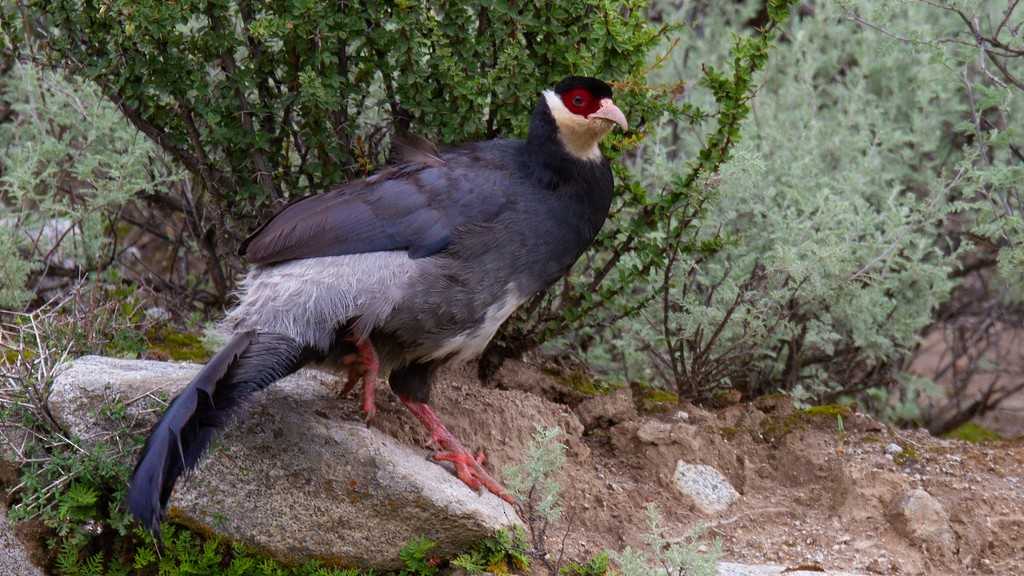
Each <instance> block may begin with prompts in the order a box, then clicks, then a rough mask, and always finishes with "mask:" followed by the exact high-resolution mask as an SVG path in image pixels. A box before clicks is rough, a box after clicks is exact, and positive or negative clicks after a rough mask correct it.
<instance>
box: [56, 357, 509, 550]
mask: <svg viewBox="0 0 1024 576" xmlns="http://www.w3.org/2000/svg"><path fill="white" fill-rule="evenodd" d="M199 368H200V367H199V366H197V365H190V364H169V363H163V362H152V361H126V360H115V359H109V358H101V357H95V356H93V357H84V358H79V359H78V360H75V361H74V362H73V363H72V365H71V366H70V368H69V369H68V370H66V371H65V372H64V373H63V374H62V375H61V376H60V377H59V378H58V379H57V381H56V382H55V383H54V386H53V391H52V393H51V396H50V399H49V404H50V410H51V412H52V413H53V414H54V416H55V418H57V419H58V420H59V421H60V422H61V423H62V424H63V425H65V426H67V428H68V429H69V430H70V431H71V432H72V433H74V434H76V435H78V436H80V437H82V438H83V439H86V440H89V439H93V440H98V439H100V438H102V437H103V436H104V435H107V434H110V428H111V426H112V423H111V422H109V421H107V420H105V419H104V418H102V417H100V416H98V414H99V413H100V410H99V409H100V407H101V406H102V405H104V404H106V403H109V402H112V401H113V399H114V398H120V400H121V401H123V402H125V403H126V404H128V405H129V415H130V416H135V417H138V418H139V419H141V420H145V426H139V427H138V428H139V431H142V430H144V429H148V426H150V425H152V423H153V422H155V420H156V418H157V417H158V416H159V414H160V413H162V412H163V408H164V406H163V404H162V403H153V402H149V401H146V402H142V401H140V400H143V399H151V398H153V397H154V396H153V395H154V393H156V392H164V393H166V394H168V395H172V394H173V393H175V392H177V390H178V389H180V388H181V387H183V386H184V385H185V384H187V383H188V382H189V380H190V379H191V377H192V376H193V375H194V374H195V373H196V372H197V371H198V370H199ZM317 374H318V373H316V372H312V371H302V372H299V373H298V374H296V375H293V376H291V377H288V378H285V379H284V380H281V381H280V382H278V383H276V384H275V385H274V386H271V387H270V388H268V389H267V391H266V392H263V393H261V395H260V397H259V398H257V399H256V401H255V402H254V403H253V404H252V405H251V406H249V407H248V408H247V409H246V410H244V411H243V414H242V415H241V416H240V417H239V418H238V419H237V421H236V422H235V423H233V424H232V425H231V426H229V427H228V428H227V429H226V430H225V431H224V432H223V434H221V435H220V436H219V437H218V438H219V441H218V440H215V441H214V444H213V446H212V447H211V450H210V452H211V453H210V454H208V456H207V458H205V459H204V460H203V461H202V462H201V463H200V465H199V468H198V470H197V471H196V473H195V474H194V475H192V476H191V477H190V478H189V479H188V480H187V481H184V482H179V484H178V487H177V489H176V491H175V494H174V495H173V496H172V497H171V503H170V504H171V510H170V517H171V518H172V519H173V520H174V521H177V522H180V523H183V524H187V525H193V526H199V527H204V528H208V529H211V530H214V531H215V532H217V533H220V534H224V535H227V536H229V537H231V538H234V539H237V540H241V541H243V542H246V543H247V544H250V545H252V546H255V547H257V548H259V549H261V550H263V551H265V552H267V553H269V554H270V555H272V556H274V557H276V558H278V559H281V560H284V561H290V562H304V561H306V560H310V559H314V558H319V559H321V560H323V559H327V560H329V561H330V562H331V563H334V564H342V565H351V566H359V567H364V568H374V569H393V568H398V567H400V566H402V562H401V560H400V558H399V556H398V550H399V548H400V547H401V546H403V545H404V544H406V543H407V542H409V541H410V540H412V539H414V538H419V537H426V538H429V539H431V540H434V541H436V542H438V546H437V548H435V551H436V553H437V554H439V555H441V556H444V555H448V554H452V553H454V552H456V551H460V550H464V549H465V548H466V547H467V546H468V545H469V544H471V543H472V542H475V541H477V540H479V539H481V538H484V537H486V536H489V535H490V534H491V533H492V532H493V531H494V530H495V529H497V528H500V527H506V526H509V525H512V524H516V523H518V522H519V520H518V519H517V516H516V513H515V511H514V510H513V509H512V507H511V506H509V505H508V504H506V503H505V502H504V501H502V500H501V499H499V498H497V497H496V496H494V495H492V494H490V493H480V494H478V493H475V492H473V491H472V490H470V489H469V488H468V487H467V486H466V485H465V484H463V483H462V482H461V481H459V480H458V479H457V478H456V477H455V476H454V475H453V474H452V473H451V472H450V471H449V470H447V469H445V468H443V467H441V466H439V465H438V464H436V463H434V462H432V461H429V460H428V459H427V452H426V451H424V450H420V449H415V448H412V447H410V446H408V445H404V444H402V443H400V442H398V441H396V440H395V439H394V438H392V437H390V436H388V435H386V434H383V433H381V432H379V431H378V430H375V429H373V428H367V427H366V426H365V425H363V424H362V423H361V422H360V421H359V420H358V419H354V418H351V417H346V416H343V415H341V414H340V405H342V404H346V403H348V404H354V403H355V402H352V401H351V400H345V399H343V400H339V399H338V397H337V396H336V395H335V393H334V392H333V391H331V390H329V389H328V388H326V387H325V386H324V384H323V383H322V382H321V380H322V377H318V376H317ZM143 404H146V405H151V406H152V408H150V409H145V408H144V407H143V406H142V405H143ZM153 404H156V405H153ZM467 409H470V410H472V407H467Z"/></svg>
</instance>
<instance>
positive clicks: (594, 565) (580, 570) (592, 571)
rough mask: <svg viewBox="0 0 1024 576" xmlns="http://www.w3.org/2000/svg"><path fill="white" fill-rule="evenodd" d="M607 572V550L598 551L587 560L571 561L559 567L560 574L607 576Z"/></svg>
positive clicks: (562, 575)
mask: <svg viewBox="0 0 1024 576" xmlns="http://www.w3.org/2000/svg"><path fill="white" fill-rule="evenodd" d="M607 573H608V553H607V552H598V553H597V554H595V555H594V556H593V557H592V558H591V559H589V560H587V561H586V562H583V563H579V562H570V563H569V564H568V565H566V566H563V567H561V568H559V569H558V574H559V576H605V574H607Z"/></svg>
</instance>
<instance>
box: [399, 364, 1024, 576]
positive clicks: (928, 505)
mask: <svg viewBox="0 0 1024 576" xmlns="http://www.w3.org/2000/svg"><path fill="white" fill-rule="evenodd" d="M466 379H467V378H466V377H465V376H463V377H462V378H459V377H455V378H452V379H451V382H449V384H450V385H448V386H443V385H442V386H441V387H439V389H438V394H437V396H438V399H437V401H436V403H437V407H438V411H439V412H440V413H443V414H446V415H447V417H448V419H449V420H450V425H451V427H452V428H453V429H457V430H458V432H457V433H461V434H463V435H464V440H466V441H467V442H469V443H470V445H478V446H487V447H488V449H489V452H488V457H489V458H490V459H491V460H490V461H491V462H492V463H494V465H495V466H496V467H498V468H499V469H500V467H501V466H502V465H503V464H505V463H508V462H515V461H516V460H517V458H518V451H519V450H520V447H519V446H514V445H509V444H504V443H503V442H502V438H501V430H503V429H506V425H504V424H503V422H505V421H516V420H520V421H527V422H530V421H534V422H537V421H538V419H540V421H539V422H538V423H539V424H541V425H542V426H550V425H554V424H555V422H553V421H552V422H545V421H543V417H542V415H541V414H538V413H536V411H533V412H528V411H522V410H520V409H519V408H520V407H519V406H517V405H515V404H508V403H503V402H501V400H500V396H498V397H494V398H493V399H492V400H491V401H493V402H494V405H493V406H491V407H489V408H490V409H489V410H485V413H487V414H489V415H493V417H494V418H495V420H494V421H490V420H489V419H486V418H485V419H482V418H481V413H480V411H477V412H476V413H473V414H467V413H465V412H462V413H461V415H460V416H456V415H458V414H460V412H459V410H458V407H459V405H463V404H466V403H467V402H468V398H469V397H473V396H486V397H490V396H491V394H492V391H488V390H481V389H480V388H477V387H475V386H464V385H460V384H458V382H460V381H463V380H466ZM452 382H455V384H454V385H452ZM494 384H495V385H496V386H497V387H498V388H500V389H510V390H529V391H531V392H532V393H534V394H536V395H539V396H542V397H545V398H546V399H548V400H549V401H551V402H552V403H553V404H554V405H555V406H558V407H561V408H562V409H564V410H572V411H573V412H574V414H575V415H576V416H577V417H579V419H580V420H581V421H582V422H583V423H584V424H585V426H581V428H583V430H579V429H577V430H567V435H566V443H567V445H568V447H569V450H568V454H569V456H570V460H569V462H570V463H569V465H568V466H567V467H566V471H565V475H564V478H563V481H562V482H563V485H564V486H565V488H566V494H565V497H564V501H565V504H566V513H565V521H564V522H563V524H562V525H561V526H560V527H559V530H558V531H557V532H558V533H557V535H556V537H555V538H554V540H555V542H556V545H555V546H553V547H552V548H553V549H557V547H558V546H561V547H563V548H564V549H563V550H562V553H563V554H564V555H565V557H568V558H573V559H577V558H581V557H585V556H587V555H590V554H593V553H595V552H597V551H599V550H621V549H623V548H624V547H625V546H632V547H634V548H638V547H642V546H643V543H642V539H641V536H640V535H641V533H642V529H643V528H644V525H645V519H646V507H647V505H648V504H649V503H656V504H658V506H659V508H660V509H661V511H662V514H663V516H664V520H665V522H666V525H667V526H668V527H669V528H670V531H671V532H673V533H675V534H679V535H683V534H685V533H686V531H687V530H688V529H690V528H691V527H692V526H694V525H695V524H698V523H699V524H702V525H704V526H706V527H707V528H708V529H709V531H710V534H711V535H713V536H715V537H717V538H720V539H721V541H722V543H723V545H724V550H725V554H726V559H727V560H730V561H739V562H745V563H755V564H756V563H769V564H781V565H784V566H787V567H790V568H798V567H804V568H808V569H814V568H817V567H820V568H822V569H829V570H842V571H850V572H862V573H877V574H907V575H910V574H922V575H923V574H928V575H940V574H999V575H1013V574H1024V544H1022V543H1024V439H1022V438H1021V437H1018V438H1017V439H1014V440H1001V441H993V442H984V443H979V444H971V443H967V442H963V441H960V440H943V439H937V438H934V437H931V436H929V435H928V434H926V433H924V432H920V431H905V430H898V429H894V428H893V427H891V426H887V425H884V424H881V423H879V422H877V421H876V420H874V419H872V418H870V417H868V416H865V415H863V414H857V413H854V412H841V413H838V414H837V413H836V412H835V411H833V410H827V409H826V410H820V411H819V412H820V413H818V414H813V413H805V412H800V411H796V410H794V409H793V406H792V403H791V402H789V401H788V400H787V399H785V398H782V397H777V398H762V399H759V400H757V401H755V402H753V403H749V404H735V405H732V406H728V407H725V408H721V409H716V410H705V409H702V408H697V407H694V406H689V405H682V406H681V405H678V404H657V403H645V402H643V401H642V399H641V398H639V397H638V396H640V394H638V393H634V392H633V391H630V390H620V391H618V392H616V393H613V394H611V395H608V396H601V397H596V398H594V397H591V398H587V397H585V396H584V395H581V394H578V393H576V392H574V391H572V390H571V389H569V388H568V387H566V386H564V385H561V384H559V383H558V382H557V381H555V380H554V379H552V378H550V377H546V376H543V375H541V374H540V373H539V371H538V370H536V369H534V368H533V367H530V366H528V365H526V364H522V363H516V364H512V365H508V366H506V367H505V368H504V369H503V370H502V371H501V372H500V373H499V375H498V377H497V378H496V379H495V383H494ZM483 404H484V405H486V404H487V401H483ZM638 408H639V410H638ZM840 416H841V421H842V430H841V429H840V427H839V422H840ZM396 432H397V431H396ZM581 432H582V433H581ZM410 441H414V440H412V439H410ZM680 462H684V463H690V464H706V465H709V466H711V467H713V468H715V469H717V470H718V471H720V472H721V473H722V474H723V475H724V476H725V478H726V479H727V480H728V482H729V483H730V484H731V485H732V486H733V487H734V488H735V490H736V491H737V492H738V494H739V498H737V499H736V500H735V501H734V502H733V503H732V504H731V505H729V506H728V508H726V509H724V510H722V511H719V512H706V511H703V510H701V508H700V507H699V506H698V505H697V504H696V503H695V501H694V499H693V497H691V496H688V495H684V494H683V493H682V492H681V491H680V490H679V489H678V488H677V482H676V476H677V474H676V470H677V467H678V466H679V463H680Z"/></svg>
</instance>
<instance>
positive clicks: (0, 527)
mask: <svg viewBox="0 0 1024 576" xmlns="http://www.w3.org/2000/svg"><path fill="white" fill-rule="evenodd" d="M0 574H5V575H6V574H11V575H14V574H17V575H18V576H43V573H42V571H41V570H39V568H38V567H36V566H35V565H34V564H32V562H31V561H30V560H29V557H28V553H27V552H26V551H25V547H24V546H23V545H22V543H21V541H20V540H18V538H17V537H15V535H14V529H13V528H12V527H11V524H10V522H8V521H7V509H6V507H4V506H2V505H0Z"/></svg>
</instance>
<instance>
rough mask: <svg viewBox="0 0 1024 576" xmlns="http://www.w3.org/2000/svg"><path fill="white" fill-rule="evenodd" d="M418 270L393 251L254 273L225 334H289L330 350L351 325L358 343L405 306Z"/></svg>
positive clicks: (405, 256)
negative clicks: (347, 324) (337, 335)
mask: <svg viewBox="0 0 1024 576" xmlns="http://www.w3.org/2000/svg"><path fill="white" fill-rule="evenodd" d="M415 267H416V261H415V260H412V259H411V258H409V256H408V254H407V253H405V252H400V251H394V252H371V253H368V254H352V255H346V256H327V257H319V258H311V259H305V260H293V261H290V262H284V263H282V264H277V265H274V266H270V267H267V268H255V269H253V270H252V271H250V272H249V274H248V275H247V276H246V277H245V279H244V280H243V281H242V282H241V283H240V285H239V287H240V291H239V300H240V301H239V304H238V306H237V307H235V308H234V309H233V310H231V312H229V313H228V316H227V318H225V319H224V322H223V323H222V324H221V329H222V330H226V331H229V332H242V331H246V330H256V331H259V332H271V333H275V334H285V335H288V336H291V337H292V338H294V339H295V340H296V341H298V343H299V344H301V345H304V346H305V345H313V346H316V347H317V348H320V349H321V350H325V349H327V348H328V346H329V345H330V344H331V341H332V340H333V338H334V333H335V330H336V329H337V328H338V325H339V323H342V322H346V321H348V320H349V319H354V320H355V335H356V336H357V337H365V336H368V335H369V334H370V331H371V330H372V329H373V328H374V327H375V326H377V325H379V324H380V323H381V322H382V321H383V320H384V319H385V318H387V317H388V315H390V314H391V312H392V310H394V308H395V306H397V305H398V303H399V302H400V301H401V298H402V295H403V292H404V290H405V289H406V287H407V286H408V285H409V282H410V279H411V278H412V276H413V274H414V272H415Z"/></svg>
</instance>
